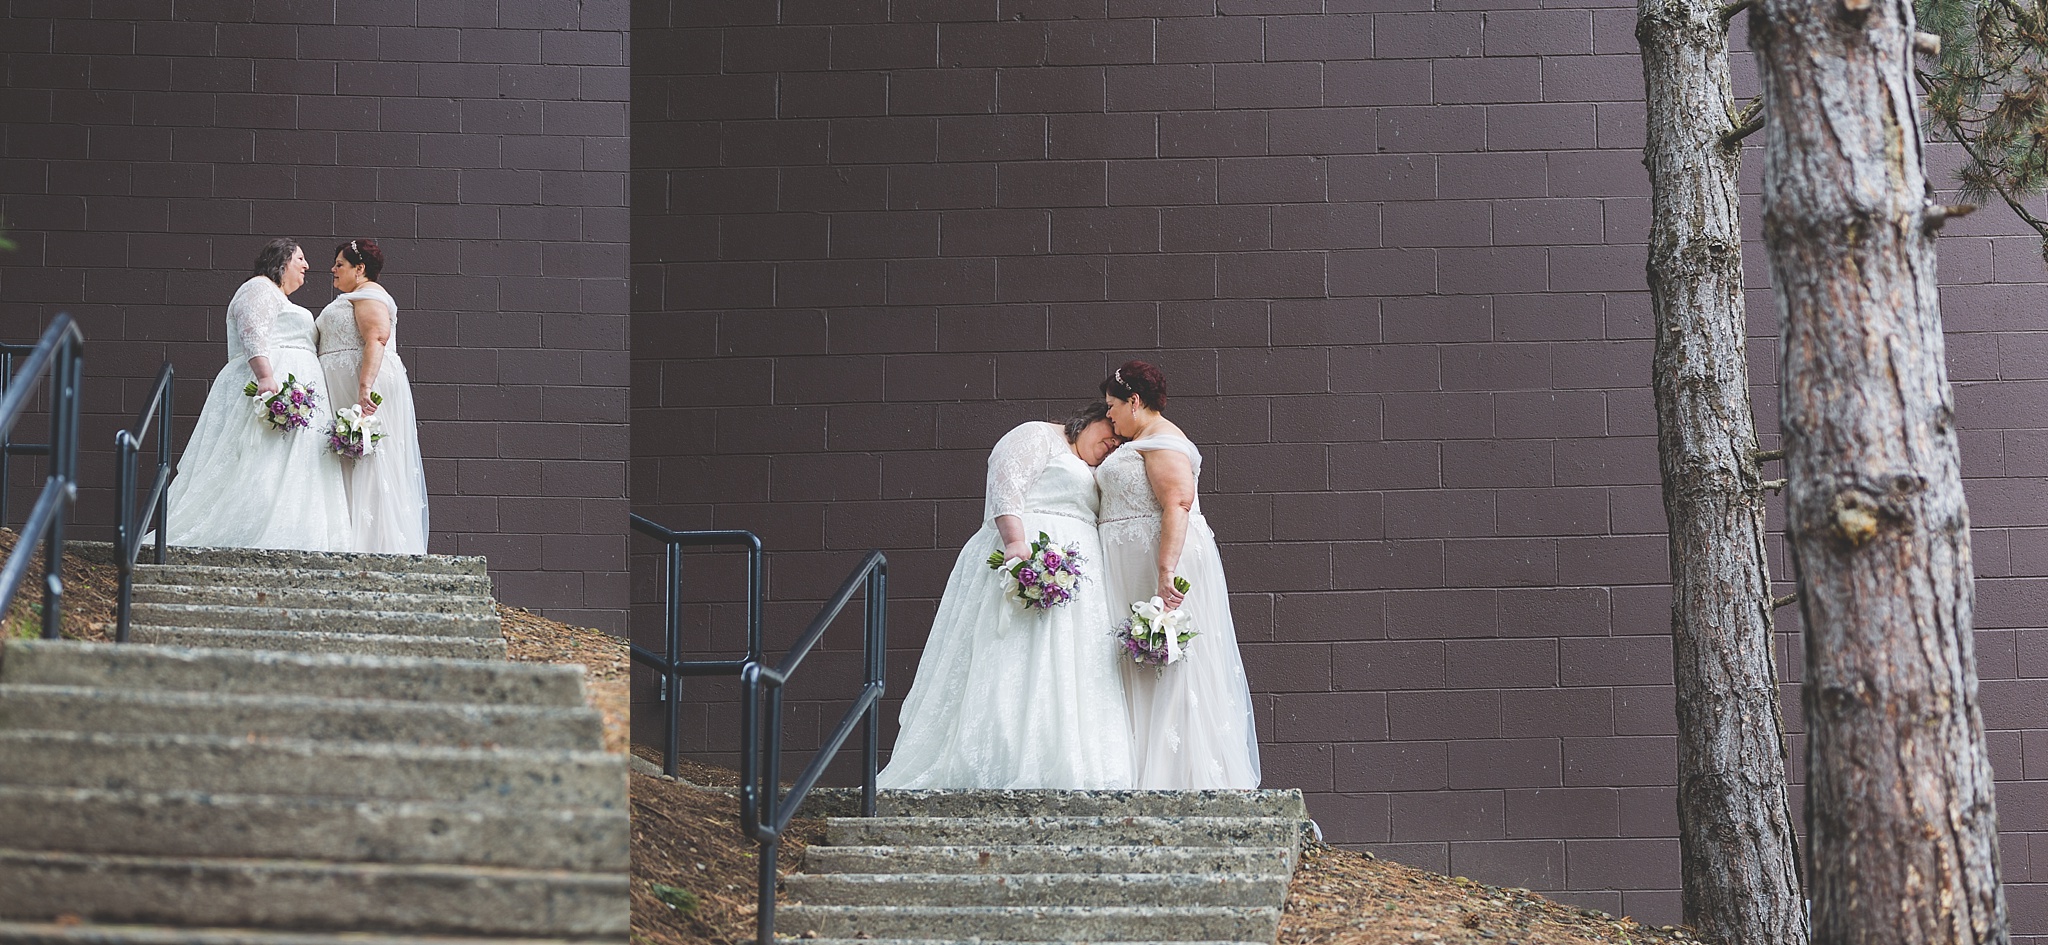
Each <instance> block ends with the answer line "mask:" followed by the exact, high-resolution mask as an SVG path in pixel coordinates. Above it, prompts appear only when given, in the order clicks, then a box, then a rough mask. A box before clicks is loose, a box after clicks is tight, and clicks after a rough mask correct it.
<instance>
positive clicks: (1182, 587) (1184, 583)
mask: <svg viewBox="0 0 2048 945" xmlns="http://www.w3.org/2000/svg"><path fill="white" fill-rule="evenodd" d="M1193 586H1194V585H1193V584H1189V583H1188V579H1187V578H1184V577H1181V576H1180V575H1178V574H1176V575H1174V576H1173V589H1174V590H1176V591H1179V592H1181V593H1183V594H1185V593H1187V592H1188V588H1190V587H1193Z"/></svg>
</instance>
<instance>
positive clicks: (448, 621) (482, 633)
mask: <svg viewBox="0 0 2048 945" xmlns="http://www.w3.org/2000/svg"><path fill="white" fill-rule="evenodd" d="M130 613H131V614H132V615H133V617H132V618H131V619H132V622H134V623H138V624H149V625H151V626H158V627H230V628H235V629H241V630H313V631H318V632H322V633H397V634H403V635H406V636H415V637H434V636H449V637H495V636H497V635H498V634H499V629H498V615H497V614H496V613H495V612H492V613H489V614H480V613H479V614H439V613H415V612H411V611H385V610H316V609H311V608H284V607H241V606H231V605H227V604H155V603H138V604H136V605H135V607H134V609H133V610H132V611H130Z"/></svg>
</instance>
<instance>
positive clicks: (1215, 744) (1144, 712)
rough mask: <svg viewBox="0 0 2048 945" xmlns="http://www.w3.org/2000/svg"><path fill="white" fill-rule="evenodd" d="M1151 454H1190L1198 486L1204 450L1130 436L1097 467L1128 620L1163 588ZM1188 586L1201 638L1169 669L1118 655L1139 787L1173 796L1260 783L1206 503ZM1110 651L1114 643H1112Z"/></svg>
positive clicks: (1245, 688) (1198, 514) (1113, 586)
mask: <svg viewBox="0 0 2048 945" xmlns="http://www.w3.org/2000/svg"><path fill="white" fill-rule="evenodd" d="M1147 450H1175V451H1177V452H1180V453H1183V454H1185V455H1186V456H1187V458H1188V461H1189V463H1190V464H1192V466H1193V468H1194V475H1195V478H1196V479H1197V480H1199V479H1200V478H1201V475H1202V453H1201V451H1200V450H1197V449H1195V445H1194V444H1193V443H1190V442H1188V441H1187V440H1184V439H1182V438H1180V437H1178V436H1148V437H1145V438H1144V439H1139V440H1132V441H1130V442H1128V443H1125V444H1124V445H1123V446H1121V447H1118V448H1117V451H1116V452H1114V453H1111V454H1109V458H1108V459H1105V460H1103V461H1102V465H1101V466H1098V467H1096V469H1095V481H1096V484H1097V485H1099V486H1100V487H1101V489H1102V511H1101V517H1100V522H1101V529H1102V531H1101V534H1102V552H1103V556H1104V558H1103V561H1104V563H1105V564H1106V565H1107V567H1105V568H1103V573H1104V574H1105V575H1106V576H1107V577H1108V578H1109V589H1110V594H1111V597H1112V598H1114V599H1115V601H1116V602H1117V608H1118V610H1119V614H1118V616H1117V622H1118V623H1121V622H1123V620H1124V619H1125V618H1127V617H1128V616H1129V611H1130V605H1131V604H1132V603H1133V602H1135V601H1141V600H1148V599H1150V598H1151V597H1153V596H1154V595H1155V594H1156V593H1157V592H1158V575H1159V526H1160V519H1159V499H1158V497H1157V496H1155V495H1154V494H1153V492H1152V483H1151V481H1150V480H1149V479H1147V478H1146V475H1145V457H1144V453H1145V451H1147ZM1176 573H1178V574H1179V575H1180V576H1181V577H1184V578H1186V579H1187V580H1188V582H1189V585H1190V586H1189V588H1188V592H1187V597H1186V598H1185V599H1184V600H1183V601H1182V602H1181V609H1182V610H1185V611H1187V613H1188V618H1189V620H1190V622H1191V623H1192V624H1193V627H1194V629H1195V631H1196V632H1197V633H1198V634H1199V635H1198V636H1196V637H1195V638H1194V639H1192V640H1190V641H1188V646H1187V652H1186V653H1185V655H1183V656H1182V657H1181V658H1180V660H1179V661H1177V662H1175V663H1173V664H1172V665H1170V666H1164V667H1156V668H1155V667H1152V666H1145V665H1139V664H1134V663H1133V661H1131V660H1129V659H1119V660H1118V661H1117V662H1118V664H1119V665H1121V666H1122V667H1123V677H1124V693H1125V696H1126V698H1127V700H1128V702H1129V708H1130V717H1131V741H1132V744H1133V745H1134V747H1135V749H1136V752H1137V754H1136V757H1137V763H1136V769H1135V774H1136V777H1137V781H1136V784H1135V785H1134V786H1136V787H1139V788H1156V789H1170V790H1198V789H1204V788H1255V787H1258V786H1259V733H1258V728H1257V726H1256V725H1255V724H1254V722H1253V718H1252V697H1251V689H1250V686H1249V684H1248V683H1247V681H1246V679H1245V675H1244V661H1243V660H1242V659H1241V658H1240V657H1239V656H1238V652H1237V629H1236V627H1235V626H1234V625H1233V624H1232V623H1231V620H1230V589H1229V587H1228V586H1227V585H1226V584H1225V583H1224V580H1223V559H1222V558H1221V557H1220V556H1219V555H1218V554H1217V551H1216V533H1215V532H1213V531H1210V530H1209V522H1208V520H1207V519H1205V518H1203V517H1202V504H1201V500H1200V499H1197V500H1196V501H1195V505H1194V509H1193V511H1191V512H1190V513H1189V514H1188V528H1187V537H1186V540H1185V543H1184V544H1183V545H1182V548H1181V555H1180V565H1179V567H1178V570H1177V572H1176ZM1105 645H1107V644H1105Z"/></svg>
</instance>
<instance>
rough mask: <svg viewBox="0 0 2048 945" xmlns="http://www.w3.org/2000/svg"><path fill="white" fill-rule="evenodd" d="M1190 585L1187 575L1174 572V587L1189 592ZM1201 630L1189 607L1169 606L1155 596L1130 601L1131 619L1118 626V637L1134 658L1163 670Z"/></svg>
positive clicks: (1135, 661) (1181, 655) (1174, 661)
mask: <svg viewBox="0 0 2048 945" xmlns="http://www.w3.org/2000/svg"><path fill="white" fill-rule="evenodd" d="M1190 586H1191V585H1189V584H1188V579H1187V578H1184V577H1181V576H1179V575H1175V576H1174V578H1173V589H1174V590H1176V591H1179V592H1181V593H1182V594H1186V593H1187V592H1188V588H1189V587H1190ZM1199 632H1200V631H1198V630H1196V629H1195V627H1194V621H1193V620H1192V619H1190V618H1189V617H1188V612H1187V611H1186V610H1167V609H1166V602H1165V601H1163V600H1160V599H1159V598H1157V597H1154V598H1152V599H1151V600H1141V601H1138V602H1136V603H1134V604H1132V605H1131V619H1129V620H1126V621H1124V622H1123V625H1122V626H1119V627H1117V628H1116V641H1117V645H1118V646H1119V647H1121V648H1122V649H1123V652H1124V655H1125V656H1128V657H1130V658H1131V662H1133V663H1141V664H1150V665H1152V666H1153V667H1154V668H1157V669H1159V670H1160V671H1162V672H1163V671H1165V667H1166V666H1167V665H1168V664H1171V663H1178V662H1180V661H1181V660H1182V659H1183V658H1185V657H1186V656H1187V655H1188V641H1190V640H1193V639H1194V638H1195V635H1196V634H1197V633H1199Z"/></svg>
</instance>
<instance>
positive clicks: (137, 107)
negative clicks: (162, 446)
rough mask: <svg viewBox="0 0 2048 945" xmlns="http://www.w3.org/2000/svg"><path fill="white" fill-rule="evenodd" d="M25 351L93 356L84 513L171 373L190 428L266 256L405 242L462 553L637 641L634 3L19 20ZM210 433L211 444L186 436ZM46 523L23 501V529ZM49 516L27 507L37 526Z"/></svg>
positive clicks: (418, 4) (558, 612)
mask: <svg viewBox="0 0 2048 945" xmlns="http://www.w3.org/2000/svg"><path fill="white" fill-rule="evenodd" d="M0 6H4V8H5V11H6V20H5V22H4V23H0V76H4V82H0V86H4V87H0V122H4V125H0V135H4V137H0V214H4V216H5V218H6V221H7V224H8V227H9V229H10V230H11V231H13V232H12V234H11V235H12V236H13V238H14V240H15V241H16V242H17V243H19V244H20V248H19V249H18V250H17V251H15V252H13V253H7V254H0V336H4V337H6V338H8V339H10V340H27V339H33V337H34V336H35V334H36V332H37V330H38V328H39V326H40V325H42V324H45V323H46V322H47V319H48V318H49V317H50V316H51V315H53V314H55V313H56V312H59V311H69V312H72V313H73V314H75V315H77V316H79V318H80V319H81V320H82V323H83V325H84V327H85V331H86V335H87V337H88V339H89V350H88V367H87V372H88V388H87V390H88V401H87V406H86V410H87V416H86V418H85V420H84V425H85V442H86V445H87V446H88V448H89V449H90V452H89V454H88V455H87V456H86V458H85V460H84V463H85V472H86V475H87V481H86V483H85V485H86V488H85V489H84V491H83V492H82V493H81V495H80V498H79V501H80V515H81V517H82V518H83V519H84V520H85V521H86V522H88V523H93V524H96V525H98V526H101V527H99V528H97V529H90V528H89V529H87V530H86V535H87V537H105V535H106V534H107V532H106V529H105V528H104V525H105V524H106V523H108V522H110V521H111V520H112V513H111V511H110V510H111V508H112V501H113V499H112V495H111V485H112V481H113V476H112V472H111V469H112V456H111V454H110V452H109V450H110V447H111V443H112V438H113V432H114V430H115V429H117V428H118V427H119V426H121V425H125V423H127V422H129V421H130V420H131V419H132V416H133V413H134V411H135V410H137V409H139V408H140V407H141V405H142V398H143V397H145V396H146V394H147V391H146V390H145V387H146V385H147V383H148V380H149V378H150V377H152V376H153V375H154V374H155V371H156V365H157V364H158V362H159V361H161V360H162V359H165V358H169V359H171V360H173V361H174V362H175V363H176V365H177V368H178V371H179V378H180V380H179V383H178V389H177V396H178V401H179V406H180V409H181V410H182V411H183V412H184V414H185V417H186V422H185V423H184V424H183V425H182V427H181V431H182V430H189V429H190V417H191V416H192V414H193V413H194V412H196V411H197V409H198V407H199V405H200V403H201V401H202V400H203V398H204V394H205V390H206V385H207V384H208V383H209V382H210V381H211V380H212V378H213V376H214V373H215V372H216V371H218V370H219V369H220V367H221V364H222V363H223V361H224V360H225V354H224V351H225V349H224V347H223V345H224V342H225V339H224V337H223V335H222V331H223V327H222V318H223V315H222V313H223V311H224V308H225V305H226V303H227V299H228V297H229V295H231V294H232V293H233V292H234V288H235V286H236V285H237V284H239V283H240V282H241V281H242V280H243V279H245V278H247V272H248V268H247V267H248V265H249V261H250V260H251V259H252V258H253V257H254V256H255V251H256V249H257V247H259V246H260V245H261V244H262V242H263V241H264V240H265V239H268V238H269V237H271V236H280V235H283V236H293V237H296V238H298V239H299V240H301V242H302V243H304V244H305V246H306V255H307V257H308V260H309V261H310V262H311V263H312V272H311V273H309V275H308V279H307V286H306V288H304V289H301V290H300V291H299V292H298V293H297V295H296V296H295V297H294V298H295V299H296V300H297V301H298V302H300V303H301V304H304V305H306V306H307V307H308V308H309V309H312V310H313V311H314V312H316V313H317V312H318V311H319V309H320V307H321V306H322V305H324V304H326V302H327V301H328V300H330V299H331V298H332V297H333V290H332V289H331V288H330V287H329V286H328V283H327V279H326V275H325V271H326V267H327V265H328V262H329V261H330V260H331V259H332V256H331V255H330V252H331V249H332V247H333V246H334V245H335V244H336V243H337V242H339V241H341V240H344V239H348V238H351V237H356V236H371V237H375V238H377V239H378V240H380V241H382V242H383V244H384V246H385V248H386V250H387V253H388V255H389V257H390V268H389V270H388V271H387V273H386V274H385V276H384V280H383V281H384V282H385V284H386V285H388V286H389V287H390V288H391V290H392V292H393V294H394V295H396V296H397V298H398V300H399V305H400V309H401V311H400V328H399V333H398V337H399V351H400V353H401V354H403V355H404V356H405V358H406V361H407V365H408V367H409V368H410V369H411V372H412V377H413V380H414V384H415V393H416V395H417V397H418V400H419V406H420V413H421V417H422V430H421V436H422V440H423V445H424V447H425V451H426V455H427V462H428V469H427V480H428V487H429V488H430V490H431V491H432V493H433V500H432V501H433V527H434V538H433V543H432V549H433V550H435V551H441V552H456V553H462V554H483V555H488V556H489V557H490V559H491V564H492V569H493V573H494V576H495V577H496V580H497V586H498V590H499V593H500V595H501V596H502V597H503V598H504V599H505V600H507V601H508V602H511V603H514V604H520V605H524V606H528V607H533V608H538V609H543V610H545V611H546V612H547V613H548V614H550V615H552V616H557V617H560V618H562V619H566V620H572V621H575V622H578V623H584V624H591V625H596V626H602V627H607V628H612V629H618V630H623V628H624V609H625V601H626V596H627V590H626V581H625V570H626V568H625V542H624V538H623V537H622V531H623V523H624V520H625V511H626V499H625V496H626V461H627V458H628V436H627V425H626V420H627V392H626V384H627V377H628V368H627V349H626V344H627V338H626V321H627V320H626V318H625V315H626V311H627V304H628V303H627V287H626V275H627V248H626V241H627V233H628V222H627V209H626V179H627V169H628V155H627V149H626V142H627V130H628V126H627V111H626V96H627V86H628V82H627V61H626V54H627V35H626V30H627V25H628V24H627V10H626V5H625V2H624V0H586V2H564V0H483V2H476V0H377V2H360V3H346V4H334V3H325V2H322V3H303V2H273V0H208V2H194V0H177V2H173V0H127V2H120V3H111V4H109V3H93V4H86V3H75V2H69V0H8V2H5V3H4V4H0ZM181 437H182V432H181ZM19 508H20V506H17V509H19ZM17 514H19V512H17Z"/></svg>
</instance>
